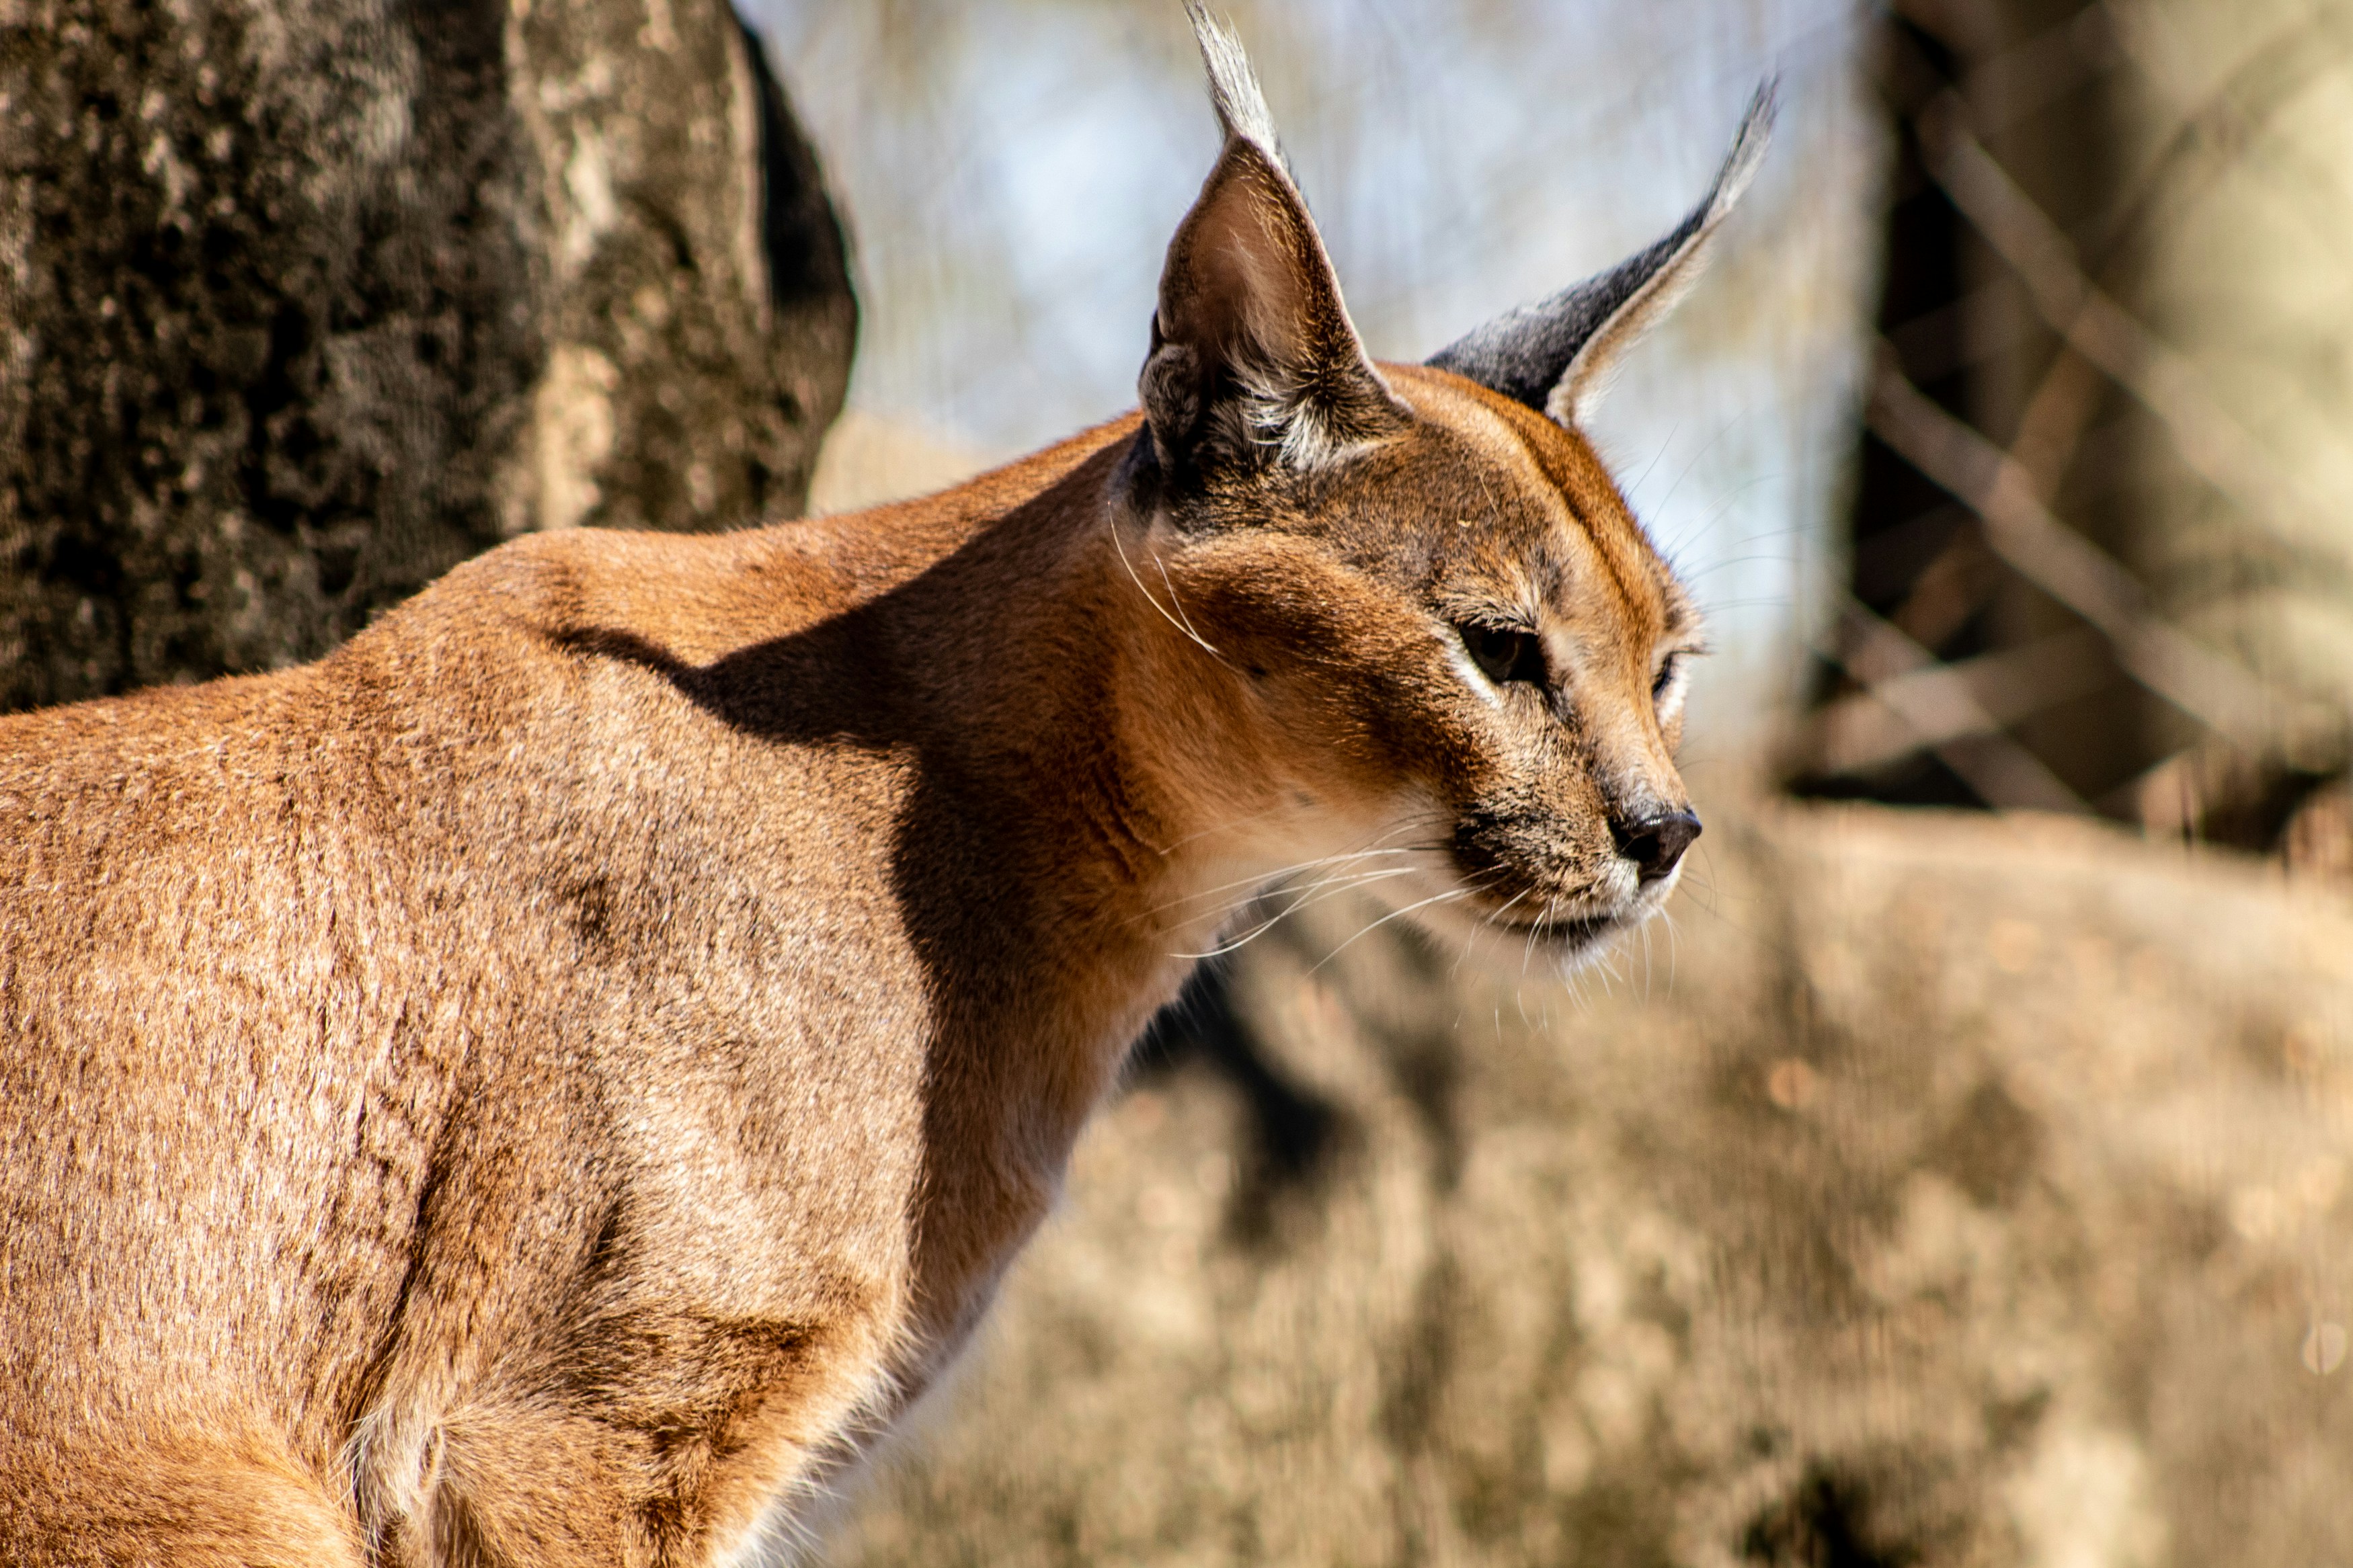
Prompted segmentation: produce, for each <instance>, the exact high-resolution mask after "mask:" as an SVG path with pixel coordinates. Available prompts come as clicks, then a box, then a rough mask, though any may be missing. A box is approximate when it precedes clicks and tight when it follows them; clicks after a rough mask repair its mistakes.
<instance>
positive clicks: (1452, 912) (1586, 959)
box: [1277, 865, 1683, 975]
mask: <svg viewBox="0 0 2353 1568" xmlns="http://www.w3.org/2000/svg"><path fill="white" fill-rule="evenodd" d="M1682 879H1683V868H1681V867H1680V866H1678V867H1676V868H1674V869H1673V870H1672V871H1670V872H1668V873H1667V874H1666V875H1665V876H1662V877H1659V878H1657V879H1653V880H1651V881H1646V882H1641V883H1638V884H1634V885H1631V886H1624V885H1621V886H1615V887H1613V886H1609V885H1608V883H1607V881H1605V882H1604V884H1603V885H1600V886H1596V887H1588V888H1586V889H1572V890H1565V891H1563V892H1559V893H1556V894H1553V895H1552V896H1551V897H1550V898H1546V896H1544V895H1542V894H1538V893H1535V892H1528V893H1524V894H1521V895H1519V896H1516V897H1511V898H1505V899H1496V898H1493V897H1490V896H1488V895H1486V894H1484V893H1482V891H1481V890H1480V889H1478V888H1476V887H1475V886H1474V885H1472V883H1471V882H1470V881H1469V880H1467V879H1464V878H1463V876H1462V875H1461V873H1460V872H1458V871H1456V870H1454V869H1453V868H1451V867H1445V868H1440V867H1438V866H1433V865H1425V866H1421V867H1417V868H1414V869H1413V870H1412V871H1411V872H1410V873H1408V874H1404V875H1399V876H1396V877H1392V878H1388V879H1383V880H1381V881H1378V882H1374V883H1371V884H1369V885H1366V886H1365V887H1364V888H1363V889H1362V890H1363V891H1364V892H1365V893H1366V894H1367V895H1368V896H1369V898H1370V899H1371V900H1372V901H1373V902H1375V903H1377V904H1379V905H1380V906H1381V907H1382V912H1381V913H1379V914H1377V915H1372V916H1368V917H1367V918H1366V926H1365V930H1367V931H1369V930H1370V929H1372V927H1373V926H1376V925H1386V924H1390V923H1398V924H1405V923H1411V924H1415V925H1419V926H1420V927H1421V928H1423V930H1425V931H1428V932H1429V934H1430V936H1432V937H1434V938H1436V939H1437V940H1438V941H1439V942H1442V943H1452V944H1460V945H1461V947H1462V948H1463V949H1464V950H1465V951H1466V952H1468V953H1469V954H1470V955H1471V957H1472V962H1473V963H1486V964H1488V965H1490V966H1492V967H1493V968H1496V969H1498V970H1503V969H1509V970H1510V971H1511V972H1512V973H1514V974H1516V975H1525V974H1527V973H1533V972H1535V970H1536V969H1538V968H1540V967H1541V968H1549V969H1550V970H1552V971H1553V972H1554V973H1559V974H1562V975H1567V974H1571V973H1576V972H1577V970H1580V969H1583V968H1585V967H1586V966H1587V965H1588V964H1590V963H1596V962H1598V961H1599V960H1600V959H1602V958H1604V957H1606V956H1607V955H1608V954H1609V952H1611V950H1612V949H1614V948H1615V947H1616V946H1617V944H1618V942H1619V939H1620V938H1621V937H1624V936H1626V935H1628V934H1629V933H1630V932H1632V931H1637V930H1639V929H1641V926H1642V925H1643V924H1644V922H1646V921H1649V920H1650V919H1651V916H1653V915H1655V914H1657V913H1658V912H1659V911H1660V910H1662V909H1663V908H1664V907H1665V906H1666V901H1667V900H1668V899H1669V898H1670V897H1671V896H1672V894H1673V892H1674V890H1675V887H1676V885H1677V884H1678V883H1679V882H1680V881H1681V880H1682ZM1625 881H1626V882H1628V883H1633V879H1632V878H1630V877H1629V878H1627V879H1625ZM1277 907H1278V908H1280V907H1281V905H1280V903H1278V905H1277ZM1358 934H1361V932H1359V933H1358ZM1347 940H1349V941H1351V942H1353V941H1354V940H1356V938H1355V936H1353V935H1352V936H1351V937H1349V938H1348V939H1347Z"/></svg>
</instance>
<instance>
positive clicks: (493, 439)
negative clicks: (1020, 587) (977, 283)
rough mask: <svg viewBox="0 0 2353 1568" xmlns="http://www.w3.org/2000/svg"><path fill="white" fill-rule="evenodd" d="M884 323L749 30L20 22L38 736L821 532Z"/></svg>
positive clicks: (6, 105)
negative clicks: (666, 553)
mask: <svg viewBox="0 0 2353 1568" xmlns="http://www.w3.org/2000/svg"><path fill="white" fill-rule="evenodd" d="M855 328H856V308H855V305H854V304H853V302H852V300H851V297H850V293H849V281H848V276H847V268H846V265H845V258H844V254H843V243H842V237H841V233H840V230H839V227H838V226H837V225H836V223H835V220H834V216H833V213H832V210H831V207H830V206H829V205H828V202H827V200H826V196H825V193H824V190H823V188H822V185H821V183H820V181H819V177H818V169H817V165H816V163H815V160H814V158H813V157H812V155H811V154H810V153H809V150H808V148H807V145H806V143H805V142H803V141H802V139H801V137H800V134H799V132H798V131H797V128H796V126H795V125H794V122H793V121H792V119H791V116H790V113H789V111H788V110H787V109H786V104H785V101H784V99H783V97H782V95H781V93H780V92H779V91H778V89H777V88H776V83H775V82H774V81H773V79H771V78H770V76H769V74H768V72H767V70H766V68H765V63H764V61H763V60H762V58H761V55H760V52H759V49H758V47H757V45H756V44H755V43H754V41H753V40H752V39H751V38H750V37H748V36H747V35H746V34H745V33H744V31H743V30H742V28H741V26H739V24H738V23H737V22H736V21H735V19H734V16H733V14H732V12H730V11H729V10H728V8H727V6H726V5H725V4H724V0H511V3H510V0H452V3H448V4H439V5H414V4H409V5H404V4H398V3H396V0H177V3H174V4H153V5H133V4H112V3H109V0H16V3H14V4H7V5H0V672H5V673H4V674H0V681H4V682H5V683H4V684H0V706H7V707H24V706H32V705H37V704H41V703H47V702H56V701H64V700H74V699H79V698H84V697H92V696H99V695H103V694H107V693H111V692H118V691H122V690H125V689H131V688H133V687H137V686H142V685H146V684H149V683H153V682H157V681H168V680H187V679H204V678H206V677H210V676H214V675H218V674H223V673H227V672H234V671H240V670H253V669H261V668H271V667H275V666H280V665H285V664H289V663H294V662H298V661H301V660H303V659H307V658H314V657H316V656H317V655H319V654H321V653H322V652H324V651H325V650H327V649H328V648H330V647H333V646H334V645H335V644H336V643H337V642H339V641H340V640H342V639H343V637H348V636H350V635H351V634H352V633H353V632H354V631H356V630H358V629H359V628H360V627H361V626H364V625H365V624H366V622H367V620H368V619H369V617H370V616H374V615H375V614H376V613H377V612H379V611H381V610H382V609H384V608H385V607H386V606H387V605H391V604H393V603H395V602H396V601H398V600H399V599H401V598H403V597H405V596H406V595H409V594H411V593H413V592H415V591H416V590H417V588H419V587H421V586H422V585H424V584H426V583H427V582H429V581H430V580H432V579H433V578H434V577H435V576H437V575H438V574H440V573H442V572H444V571H446V570H447V569H448V567H450V566H451V565H453V564H455V563H457V562H459V561H460V560H463V559H464V558H465V557H467V556H469V555H470V554H473V553H474V552H478V551H480V550H482V549H485V548H487V547H488V546H490V545H492V544H495V543H496V542H499V541H500V540H501V539H502V538H506V537H509V536H512V535H513V534H516V533H520V532H523V531H530V530H533V529H542V528H565V527H572V526H575V525H580V524H598V525H604V524H609V525H615V526H628V527H652V528H669V529H712V528H725V527H732V526H736V525H740V524H744V523H748V522H752V521H760V520H762V519H765V518H770V517H776V516H782V515H790V514H792V513H793V512H796V511H797V510H798V509H799V508H800V506H801V504H802V501H803V499H804V497H805V496H806V493H807V484H808V476H809V469H810V467H811V465H812V463H813V461H814V459H815V457H816V451H817V446H818V439H819V437H821V436H822V435H823V433H824V431H825V428H826V426H827V425H828V423H829V422H830V420H831V419H832V417H833V416H834V414H835V412H836V411H837V410H838V408H839V405H840V399H841V394H842V388H843V385H844V383H845V381H846V379H847V376H848V372H849V354H850V349H851V344H852V340H853V338H854V335H855Z"/></svg>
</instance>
